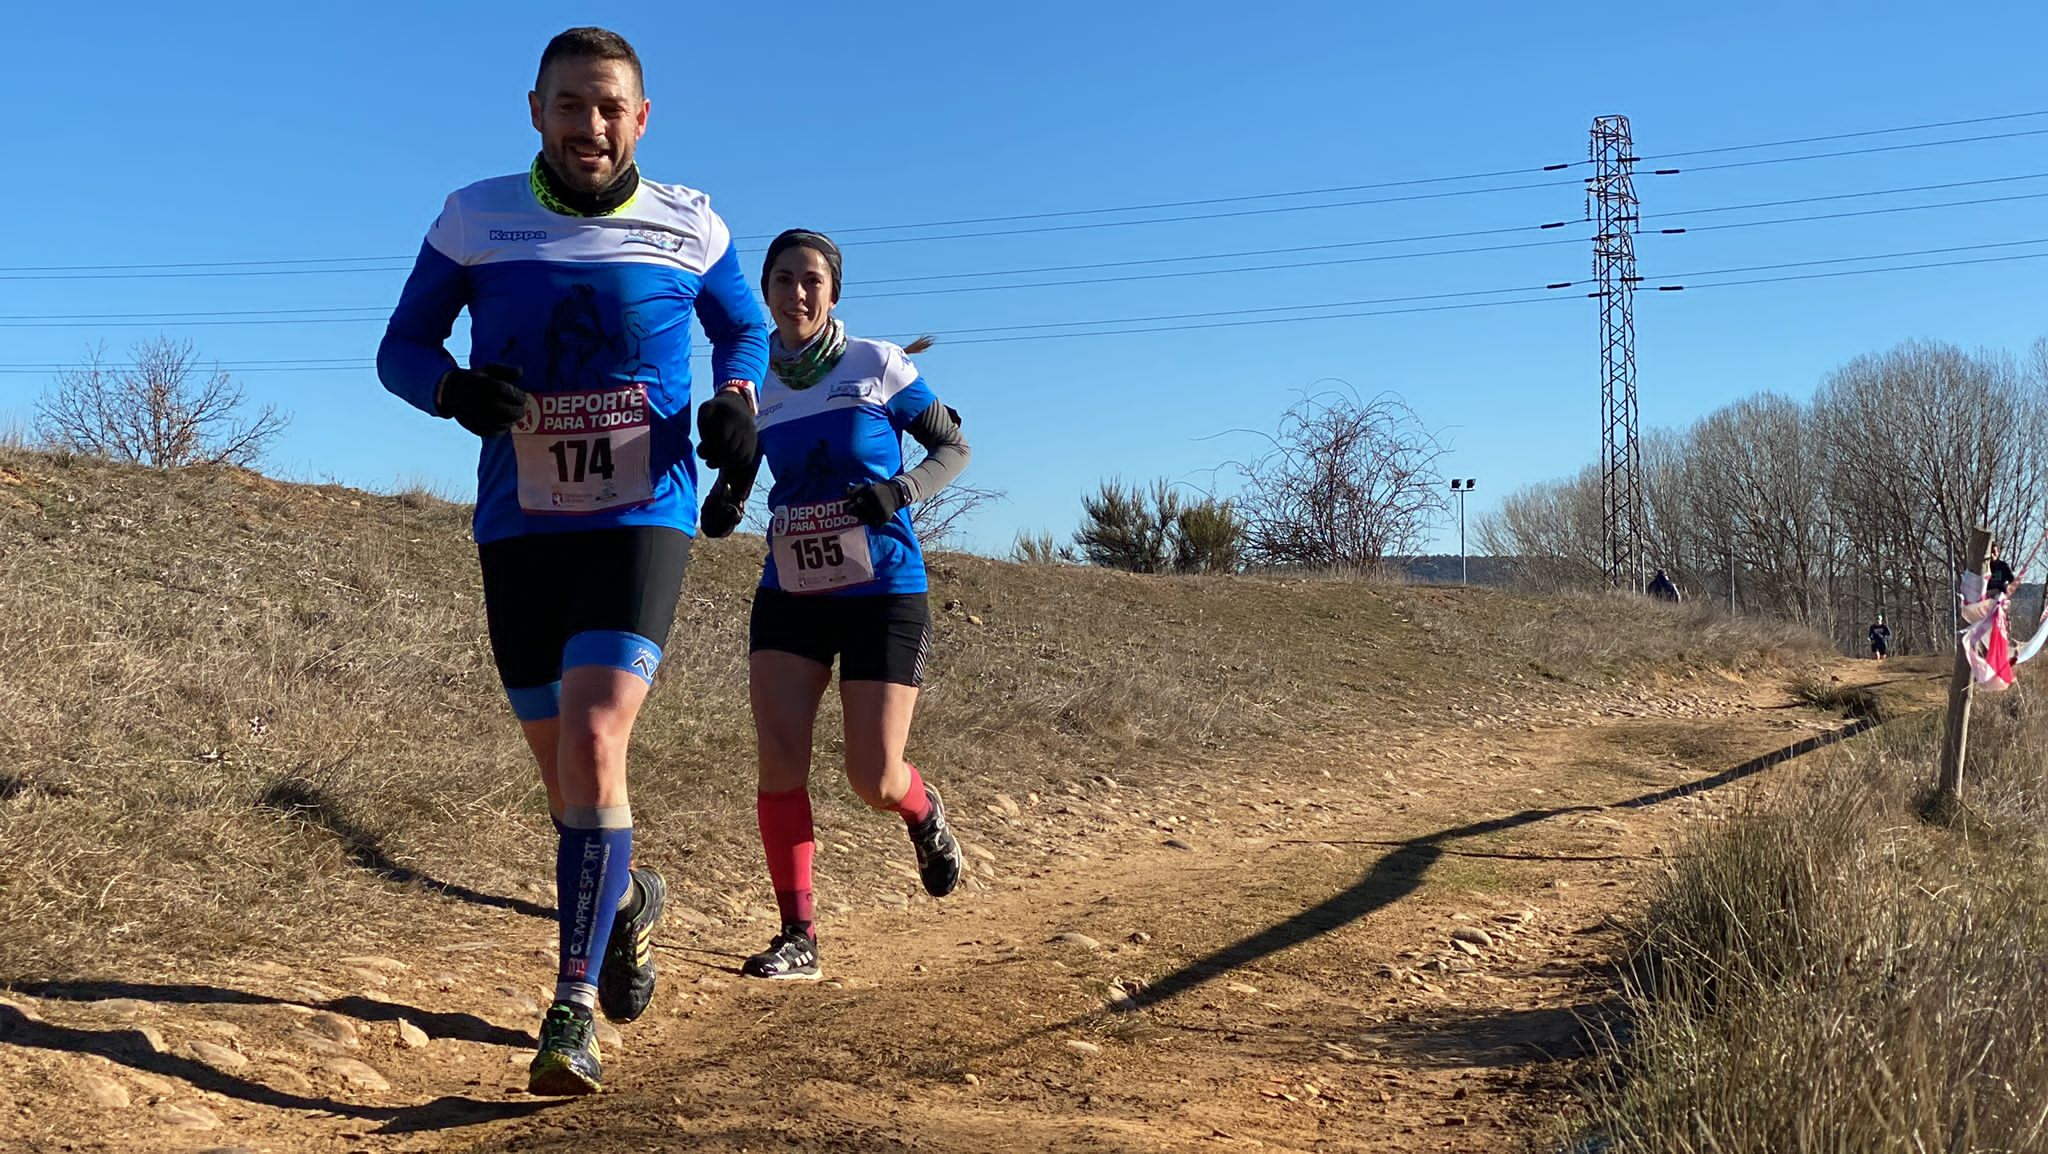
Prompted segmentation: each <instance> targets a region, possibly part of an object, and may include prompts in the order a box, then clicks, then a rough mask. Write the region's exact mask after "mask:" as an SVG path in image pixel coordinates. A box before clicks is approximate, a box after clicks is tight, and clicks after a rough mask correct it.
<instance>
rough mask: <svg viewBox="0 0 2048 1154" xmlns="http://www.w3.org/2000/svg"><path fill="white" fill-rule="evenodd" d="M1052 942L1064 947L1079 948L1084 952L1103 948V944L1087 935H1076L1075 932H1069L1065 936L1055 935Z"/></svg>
mask: <svg viewBox="0 0 2048 1154" xmlns="http://www.w3.org/2000/svg"><path fill="white" fill-rule="evenodd" d="M1052 940H1053V941H1055V942H1060V943H1062V944H1064V945H1069V946H1079V947H1081V948H1082V949H1084V950H1099V949H1101V948H1102V943H1101V942H1098V941H1096V940H1095V939H1094V938H1091V937H1089V936H1088V935H1087V934H1082V933H1076V932H1074V931H1073V930H1068V931H1067V932H1065V933H1063V934H1054V935H1053V936H1052Z"/></svg>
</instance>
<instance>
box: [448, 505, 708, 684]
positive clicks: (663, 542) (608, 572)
mask: <svg viewBox="0 0 2048 1154" xmlns="http://www.w3.org/2000/svg"><path fill="white" fill-rule="evenodd" d="M477 560H478V562H479V564H480V565H481V566H482V568H483V577H484V615H485V617H486V618H487V619H488V620H489V622H490V633H491V653H492V655H493V656H494V657H495V658H496V659H497V663H498V676H499V677H500V678H502V679H503V680H504V682H505V687H506V689H507V690H521V689H532V688H537V687H541V686H549V685H552V684H554V683H555V682H557V681H560V680H561V679H562V652H563V650H564V649H565V648H566V647H567V646H568V644H569V639H570V638H572V637H575V636H577V635H579V634H634V635H636V636H639V637H643V638H646V639H647V640H648V641H650V642H653V643H654V645H655V646H656V647H657V648H658V647H660V646H663V645H666V644H668V632H669V628H670V626H672V625H674V624H675V619H676V600H677V598H679V597H680V596H681V595H682V589H683V569H684V567H685V566H687V565H688V564H689V560H690V537H689V535H688V534H686V533H684V532H683V531H682V530H680V529H670V528H667V527H665V526H659V525H625V526H619V527H616V528H610V529H593V530H590V531H588V532H582V533H531V534H528V535H526V536H523V537H508V538H506V539H504V540H501V541H492V542H489V543H488V544H484V545H479V546H478V547H477ZM644 673H645V675H646V676H647V677H648V678H649V679H652V676H653V670H652V669H647V670H645V671H644ZM517 696H518V695H517V694H516V693H515V694H514V697H515V701H514V706H515V708H516V707H518V705H519V702H518V701H517V700H516V698H517ZM522 716H524V714H523V713H522Z"/></svg>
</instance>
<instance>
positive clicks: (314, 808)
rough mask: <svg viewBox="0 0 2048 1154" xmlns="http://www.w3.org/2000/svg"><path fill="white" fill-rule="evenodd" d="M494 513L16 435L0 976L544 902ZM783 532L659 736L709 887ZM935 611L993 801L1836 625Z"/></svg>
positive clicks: (1, 812)
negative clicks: (441, 894) (486, 554)
mask: <svg viewBox="0 0 2048 1154" xmlns="http://www.w3.org/2000/svg"><path fill="white" fill-rule="evenodd" d="M467 520H468V511H467V509H466V508H464V507H461V506H456V505H451V504H448V503H445V502H442V501H439V500H435V499H432V498H429V497H424V496H418V495H407V496H397V497H390V496H374V495H369V494H365V493H361V492H356V491H351V490H347V489H343V488H339V487H334V486H299V485H286V484H281V483H278V482H275V481H272V480H268V479H266V478H263V477H260V476H257V475H254V474H250V473H247V472H242V471H234V470H195V471H185V472H177V473H169V474H166V473H159V472H153V471H149V470H143V469H137V468H131V467H120V466H113V465H108V464H105V463H100V462H93V461H86V460H82V459H76V458H68V457H60V456H51V455H46V454H35V453H27V452H21V451H0V685H4V686H5V687H6V692H5V694H4V696H0V857H4V860H6V861H7V862H8V863H9V866H10V868H9V869H8V870H7V871H6V873H5V876H4V878H0V919H4V920H5V922H6V923H7V924H8V925H9V926H10V929H11V932H10V933H8V934H7V935H5V936H4V937H0V982H6V981H9V980H17V979H23V978H32V977H38V976H41V977H48V976H56V975H65V976H84V977H91V976H101V975H113V974H116V973H118V974H119V975H121V976H123V977H127V978H134V979H139V978H144V977H147V976H149V975H151V974H153V973H163V972H171V971H177V970H181V969H189V968H190V967H191V966H192V965H193V964H195V962H198V961H202V960H203V961H208V962H210V961H212V960H214V959H222V958H226V957H231V956H276V957H289V956H292V955H294V954H296V953H297V952H298V951H300V950H305V949H316V948H317V949H320V950H323V951H340V952H347V951H348V950H350V949H352V948H368V947H371V946H374V945H376V944H378V943H385V944H388V943H390V942H392V941H393V940H424V939H427V938H433V937H436V936H437V935H446V934H447V933H449V932H451V931H450V927H449V925H447V924H444V921H443V920H440V919H442V918H443V916H444V915H441V914H435V915H432V916H422V915H421V914H420V910H421V909H422V908H423V907H421V906H419V905H417V904H408V903H406V902H403V901H401V900H398V899H399V897H400V896H402V892H403V890H404V887H408V886H422V885H426V886H437V887H440V888H442V889H443V890H444V891H445V892H448V893H451V894H453V895H455V896H458V897H465V898H467V899H469V900H471V901H478V902H484V903H487V904H500V905H502V904H506V903H515V904H517V903H526V904H528V905H537V906H539V907H545V906H548V905H551V904H552V894H551V892H550V888H551V887H550V879H551V874H550V866H549V861H550V857H549V845H548V839H549V837H551V834H550V833H549V830H548V826H547V822H546V817H545V806H544V802H543V798H542V795H541V793H540V790H539V787H538V785H537V783H536V781H535V776H534V773H533V770H532V768H531V765H530V763H529V760H528V758H527V755H526V753H525V751H524V749H523V746H522V745H521V744H520V742H519V739H518V736H517V731H516V728H515V726H514V724H513V722H512V719H511V715H510V712H509V710H508V708H507V707H506V705H505V703H504V700H503V697H502V695H501V693H500V691H499V689H498V686H497V683H496V678H495V675H494V673H493V671H492V668H491V663H490V658H489V652H488V648H487V645H486V642H485V639H484V633H483V614H482V606H481V602H480V597H479V591H478V582H477V577H476V570H475V561H474V547H473V545H472V544H471V543H470V541H469V538H468V525H467ZM760 554H761V542H760V540H759V539H758V538H737V539H733V540H728V541H723V542H707V543H704V545H703V547H702V548H701V549H700V550H699V552H698V555H697V556H696V558H695V559H694V561H693V563H692V567H691V570H690V577H689V585H688V588H687V590H686V592H685V598H684V603H683V607H682V612H681V614H680V616H679V619H678V622H677V625H676V631H675V634H674V635H673V636H672V638H671V642H670V645H669V654H670V656H669V658H668V659H667V662H666V663H665V665H664V667H663V671H662V674H661V678H660V682H659V684H658V685H657V686H656V689H655V693H654V695H653V698H652V700H651V702H650V705H649V707H648V709H647V711H646V714H645V716H644V720H643V723H642V725H641V727H640V729H639V732H638V733H637V734H636V740H635V746H634V750H633V754H632V756H633V759H634V760H633V790H634V811H635V815H636V820H637V823H638V828H639V836H640V844H641V846H642V853H643V856H644V857H645V858H647V859H648V860H650V861H653V862H655V863H657V864H660V865H662V866H663V867H664V868H665V869H667V870H669V871H670V873H671V876H672V877H673V878H675V879H676V882H677V888H678V890H679V892H680V894H681V895H682V897H683V899H684V901H685V902H686V903H691V904H696V905H698V906H701V907H703V908H719V907H725V908H729V909H730V908H741V907H747V906H755V905H760V904H763V903H764V901H765V897H766V894H765V883H764V882H763V881H762V880H761V878H760V876H759V875H760V872H761V871H760V868H759V865H758V862H757V855H758V849H757V847H756V846H755V844H754V829H753V825H754V819H753V813H752V794H753V785H752V736H751V735H752V730H751V723H750V721H749V718H748V715H747V712H746V694H745V630H746V614H747V609H748V604H749V599H750V596H751V589H752V587H753V583H754V581H755V578H756V574H757V567H758V564H759V559H760ZM933 604H934V609H935V610H940V607H942V606H947V607H950V608H946V609H943V610H940V611H939V612H938V613H937V616H938V635H937V639H936V653H935V656H934V662H933V667H932V673H931V680H930V683H929V685H928V688H927V692H926V694H925V699H924V704H923V706H922V709H921V712H920V718H919V723H918V728H917V730H916V731H915V733H914V734H913V737H912V744H911V754H912V756H913V758H914V759H916V760H918V761H919V763H920V764H921V765H924V766H926V767H927V769H928V771H929V773H930V775H931V777H932V778H933V780H935V781H937V782H939V783H941V785H942V786H943V787H944V788H946V789H947V790H948V794H949V796H950V797H952V798H953V799H954V803H955V805H956V806H962V807H968V811H969V812H973V811H975V810H978V808H979V807H980V806H982V805H984V804H987V803H989V802H991V801H993V800H994V799H995V795H996V794H997V793H999V792H1001V793H1008V794H1010V795H1012V796H1014V797H1017V798H1019V799H1022V798H1024V797H1025V796H1026V795H1027V794H1029V793H1033V792H1038V793H1050V792H1053V791H1059V790H1063V789H1066V788H1068V787H1069V786H1071V785H1072V784H1073V783H1077V782H1084V781H1086V780H1087V779H1088V778H1090V777H1092V776H1093V775H1097V774H1105V773H1107V774H1112V775H1115V776H1116V777H1117V778H1118V779H1119V780H1120V781H1126V782H1129V783H1132V784H1136V785H1140V786H1143V785H1145V784H1146V783H1148V782H1164V781H1166V780H1168V779H1169V777H1171V778H1173V779H1176V780H1185V779H1186V778H1188V777H1189V776H1190V774H1189V773H1188V770H1189V769H1190V767H1199V766H1201V765H1204V764H1222V763H1225V762H1229V761H1233V760H1243V759H1249V758H1254V757H1270V756H1271V755H1272V754H1273V752H1274V751H1275V750H1276V749H1280V748H1283V747H1284V746H1285V745H1286V743H1287V742H1288V740H1289V737H1290V735H1291V734H1295V733H1299V732H1301V731H1303V730H1306V729H1311V728H1314V727H1320V726H1330V725H1345V726H1351V727H1357V728H1365V729H1368V730H1369V729H1370V728H1371V727H1372V726H1373V724H1374V719H1375V718H1376V717H1389V716H1395V715H1396V714H1397V711H1407V712H1408V713H1411V714H1412V713H1418V712H1421V711H1424V710H1438V711H1443V710H1450V711H1451V712H1453V713H1455V712H1456V711H1458V710H1468V709H1476V708H1480V707H1488V708H1492V709H1495V710H1503V709H1506V708H1509V707H1511V705H1512V703H1513V702H1514V701H1516V700H1517V699H1519V698H1524V697H1527V696H1529V695H1533V694H1545V693H1552V692H1560V691H1564V690H1567V689H1569V688H1570V687H1571V686H1572V685H1573V684H1574V683H1577V682H1595V681H1602V680H1606V679H1611V678H1614V677H1617V676H1623V675H1626V674H1628V673H1629V672H1630V671H1631V670H1637V669H1641V668H1643V667H1645V666H1647V665H1651V664H1655V665H1658V666H1660V667H1663V668H1666V669H1672V668H1681V667H1695V668H1698V667H1704V666H1708V665H1716V666H1735V665H1741V664H1744V663H1777V662H1781V661H1784V660H1787V659H1790V658H1794V657H1796V656H1797V655H1798V654H1799V653H1800V652H1801V651H1802V649H1803V647H1807V646H1811V645H1812V644H1814V641H1813V639H1811V638H1805V637H1802V636H1800V635H1796V634H1784V635H1774V634H1771V633H1769V632H1767V631H1760V630H1759V628H1758V627H1756V626H1753V625H1742V624H1730V623H1728V622H1724V621H1719V620H1716V619H1714V618H1712V617H1711V616H1707V615H1702V614H1700V613H1695V612H1692V611H1686V612H1679V611H1675V610H1670V609H1667V608H1665V607H1662V606H1658V605H1654V604H1651V603H1648V602H1644V601H1641V600H1609V599H1604V598H1587V599H1583V600H1578V601H1550V602H1539V601H1532V600H1524V599H1517V598H1513V597H1510V596H1508V595H1505V594H1501V593H1496V592H1489V591H1482V590H1476V589H1474V590H1458V589H1429V588H1398V587H1397V588H1379V587H1374V586H1370V585H1363V584H1356V583H1343V582H1328V581H1314V582H1311V581H1300V580H1293V581H1290V580H1281V579H1273V578H1258V579H1252V578H1242V579H1221V578H1202V579H1197V578H1159V577H1138V576H1132V575H1126V574H1118V573H1109V572H1102V571H1096V570H1089V569H1077V568H1073V567H1065V566H1059V567H1040V568H1029V567H1019V566H1015V565H1010V564H1006V563H1000V562H994V561H989V560H985V559H980V558H972V557H960V556H951V555H948V556H944V557H940V558H938V559H936V561H935V564H934V574H933ZM837 724H838V719H837V714H836V712H834V711H832V710H830V709H828V713H827V716H826V717H825V718H824V719H823V720H822V721H821V725H820V732H821V737H822V738H823V740H821V742H820V754H819V771H818V773H817V776H816V786H817V788H816V792H817V794H818V799H819V814H820V823H821V827H822V840H823V841H825V842H826V843H827V844H828V845H829V846H830V847H832V853H831V854H828V855H827V857H826V858H824V859H822V860H823V861H824V863H825V864H824V865H823V868H826V869H828V870H829V869H834V868H838V867H837V866H836V864H835V863H836V862H838V861H839V860H842V859H850V860H851V861H852V862H854V863H855V864H859V863H861V862H863V861H865V860H866V859H868V858H872V857H874V856H876V855H883V854H886V855H888V856H889V857H891V858H897V857H901V856H902V854H901V846H900V845H899V844H898V843H899V842H900V839H901V833H900V830H895V829H892V828H890V825H889V823H886V822H881V821H878V820H876V819H875V818H873V817H872V816H870V815H868V814H866V813H865V812H864V811H862V810H860V808H859V807H858V805H857V803H855V802H854V801H853V800H852V798H851V796H850V794H849V793H848V791H847V790H846V788H845V786H844V785H843V783H841V782H840V781H839V780H838V778H837V767H836V760H837V758H836V752H837V742H836V730H837ZM1169 770H1170V771H1172V772H1171V774H1169V773H1168V771H1169ZM1002 836H1004V835H1002V834H1001V833H999V832H992V833H991V834H990V835H989V840H990V841H991V843H992V844H995V845H996V846H997V848H999V849H1000V848H1003V847H1002V846H1001V844H1000V839H1001V837H1002ZM425 908H432V909H443V908H450V907H449V904H448V903H438V904H437V905H436V906H433V907H425Z"/></svg>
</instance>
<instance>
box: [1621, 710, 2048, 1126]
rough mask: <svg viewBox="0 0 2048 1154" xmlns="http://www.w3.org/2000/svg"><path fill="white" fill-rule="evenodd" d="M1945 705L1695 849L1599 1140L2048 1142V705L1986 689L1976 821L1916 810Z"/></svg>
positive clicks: (1970, 785)
mask: <svg viewBox="0 0 2048 1154" xmlns="http://www.w3.org/2000/svg"><path fill="white" fill-rule="evenodd" d="M1939 726H1940V723H1939V719H1938V718H1931V717H1919V718H1913V719H1910V720H1907V721H1901V722H1897V723H1894V724H1893V725H1892V726H1889V727H1887V728H1886V729H1884V730H1881V731H1879V733H1878V734H1877V735H1874V736H1873V737H1871V738H1867V739H1865V740H1863V741H1860V742H1857V743H1852V744H1851V745H1850V746H1848V747H1845V748H1844V750H1843V751H1842V752H1840V753H1838V754H1836V755H1834V756H1833V757H1832V758H1831V759H1830V760H1829V761H1828V762H1827V763H1826V764H1827V766H1828V769H1829V772H1827V773H1826V774H1825V775H1824V776H1821V777H1819V778H1817V779H1816V780H1814V781H1812V782H1811V783H1810V785H1808V786H1807V787H1805V788H1803V789H1801V790H1800V791H1798V792H1796V793H1794V794H1792V795H1791V796H1788V797H1786V798H1784V799H1782V804H1781V805H1780V806H1779V807H1778V808H1776V809H1774V810H1772V811H1769V812H1762V813H1757V814H1753V815H1751V816H1749V817H1747V818H1745V819H1742V820H1740V821H1738V822H1737V823H1735V824H1733V825H1732V826H1730V827H1729V828H1727V829H1725V830H1724V831H1723V832H1721V833H1718V834H1715V835H1711V836H1709V837H1708V838H1706V839H1705V840H1703V841H1702V842H1701V843H1699V844H1698V845H1696V846H1694V847H1693V848H1692V850H1691V852H1690V853H1688V854H1686V855H1685V856H1683V857H1682V859H1681V860H1680V862H1679V865H1678V868H1677V869H1676V871H1675V872H1674V873H1673V875H1672V876H1671V877H1670V879H1669V880H1668V881H1666V882H1665V883H1664V884H1663V886H1662V887H1661V890H1660V892H1659V893H1658V894H1657V895H1656V897H1655V898H1654V900H1653V902H1652V904H1651V907H1650V909H1649V911H1648V914H1647V916H1646V920H1645V922H1644V924H1643V927H1642V929H1641V934H1640V940H1639V946H1638V949H1637V952H1636V954H1635V956H1634V958H1633V960H1632V962H1631V964H1630V966H1629V967H1628V992H1629V998H1630V1003H1631V1006H1632V1009H1633V1014H1632V1015H1631V1019H1630V1021H1631V1029H1630V1033H1629V1036H1628V1037H1627V1039H1626V1041H1625V1042H1618V1043H1616V1044H1615V1045H1614V1046H1613V1047H1612V1049H1611V1051H1610V1059H1611V1065H1610V1067H1609V1069H1608V1072H1607V1075H1606V1077H1605V1080H1604V1082H1603V1083H1602V1084H1601V1085H1600V1087H1599V1089H1598V1092H1597V1094H1596V1102H1597V1106H1596V1114H1597V1116H1598V1118H1599V1126H1598V1130H1599V1132H1600V1134H1601V1136H1602V1137H1601V1138H1600V1139H1599V1140H1597V1141H1596V1142H1595V1143H1592V1144H1591V1145H1598V1146H1606V1145H1607V1144H1610V1143H1611V1148H1612V1149H1615V1150H1621V1151H1658V1152H1664V1151H1686V1152H1694V1151H1697V1152H1701V1154H1706V1152H1713V1154H1782V1152H1784V1151H1792V1150H1799V1151H1813V1152H1817V1154H1818V1152H1827V1151H1844V1152H1847V1151H1857V1152H1872V1154H1883V1152H1891V1151H1897V1152H1899V1154H1906V1152H1916V1154H1917V1152H1920V1151H1937V1150H1939V1151H1956V1152H1979V1154H1992V1152H2015V1154H2017V1152H2036V1151H2043V1150H2048V966H2044V964H2043V959H2044V958H2048V878H2044V867H2048V711H2044V707H2043V702H2042V700H2041V698H2040V697H2039V696H2038V695H2035V694H2031V693H2020V694H2015V695H2011V696H2005V697H1994V698H1989V699H1983V700H1980V701H1979V703H1978V716H1977V718H1976V720H1975V721H1974V723H1973V731H1972V757H1971V761H1970V764H1969V766H1968V767H1967V774H1966V782H1967V792H1968V796H1969V806H1968V809H1967V810H1966V811H1964V812H1966V813H1967V814H1968V816H1969V821H1968V823H1967V827H1966V828H1965V827H1960V826H1959V827H1953V828H1932V827H1929V826H1927V825H1925V824H1923V823H1922V822H1920V821H1919V820H1918V819H1917V818H1916V816H1915V815H1916V814H1917V812H1918V811H1919V809H1920V808H1921V806H1922V803H1923V801H1924V796H1925V793H1926V791H1927V788H1928V786H1929V784H1930V783H1931V780H1932V778H1933V776H1934V762H1935V757H1936V751H1937V748H1938V742H1939V737H1940V734H1939Z"/></svg>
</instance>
